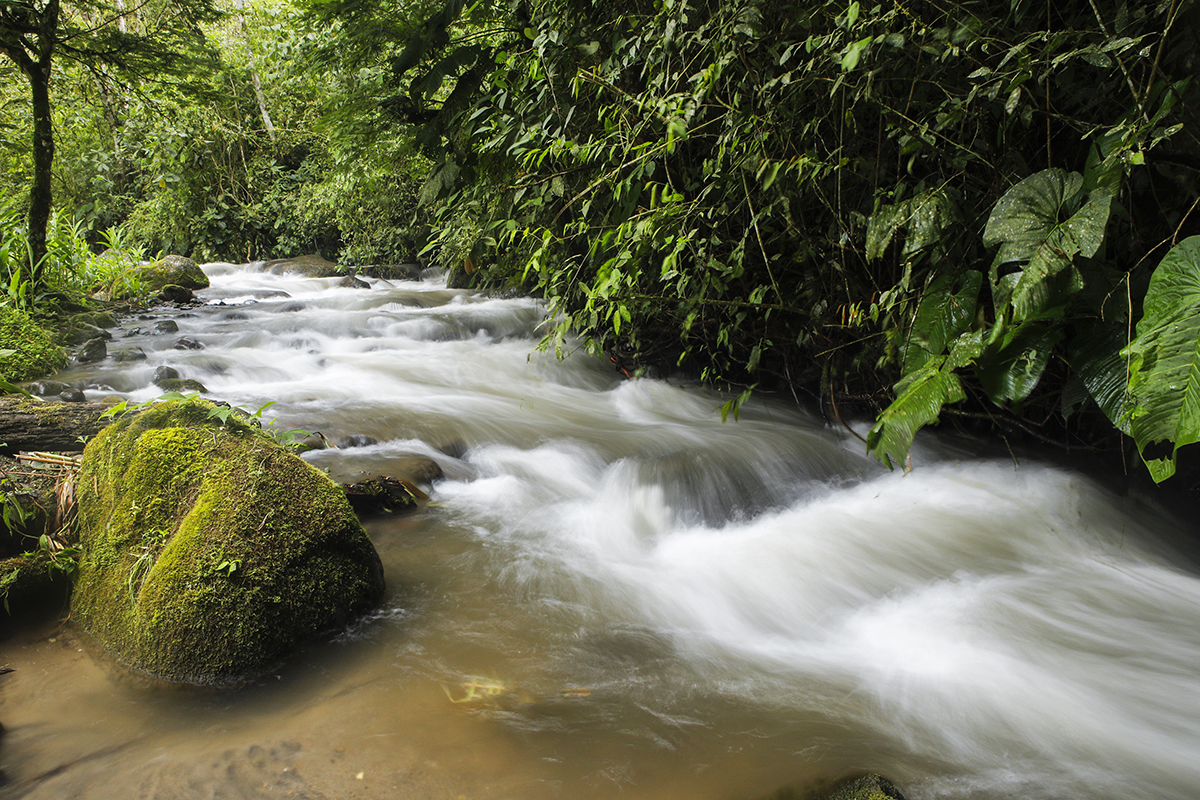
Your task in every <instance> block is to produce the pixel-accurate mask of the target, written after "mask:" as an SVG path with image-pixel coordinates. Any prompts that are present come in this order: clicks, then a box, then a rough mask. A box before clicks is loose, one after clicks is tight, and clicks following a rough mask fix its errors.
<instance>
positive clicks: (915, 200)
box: [867, 189, 961, 260]
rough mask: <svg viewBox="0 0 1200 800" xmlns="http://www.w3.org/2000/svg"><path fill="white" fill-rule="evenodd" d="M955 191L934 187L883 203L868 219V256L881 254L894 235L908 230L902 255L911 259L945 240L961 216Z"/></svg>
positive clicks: (869, 257) (871, 258) (871, 257)
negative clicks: (947, 233)
mask: <svg viewBox="0 0 1200 800" xmlns="http://www.w3.org/2000/svg"><path fill="white" fill-rule="evenodd" d="M960 216H961V215H960V214H959V212H958V204H957V203H956V202H955V198H954V195H952V194H951V193H950V192H949V191H947V190H945V189H930V190H929V191H926V192H921V193H920V194H918V195H916V196H914V197H910V198H908V199H907V200H902V201H901V202H899V203H895V204H893V205H886V206H882V207H881V208H880V209H879V210H878V211H876V212H875V213H874V214H872V215H871V219H870V221H869V222H868V223H867V258H868V259H870V260H874V259H877V258H881V257H882V256H883V254H884V252H885V251H886V250H887V248H888V245H889V244H891V243H892V239H893V238H895V236H896V234H897V233H899V232H900V231H901V230H906V231H907V233H906V235H905V238H904V250H903V252H902V253H901V256H902V257H903V258H905V259H910V258H913V257H914V256H916V255H917V254H918V253H920V252H921V251H922V250H925V249H926V248H928V247H936V246H937V245H939V244H942V243H944V241H945V235H944V234H945V232H946V231H947V230H949V228H950V227H951V226H953V225H954V224H955V223H956V222H958V221H959V219H960Z"/></svg>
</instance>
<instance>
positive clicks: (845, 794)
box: [763, 774, 904, 800]
mask: <svg viewBox="0 0 1200 800" xmlns="http://www.w3.org/2000/svg"><path fill="white" fill-rule="evenodd" d="M763 800H904V795H902V794H901V793H900V790H899V789H898V788H896V784H894V783H892V782H891V781H889V780H888V779H887V778H885V777H883V776H882V775H874V774H871V775H863V776H861V777H858V778H848V779H846V780H844V781H840V782H839V783H836V784H834V785H833V787H832V788H828V789H824V790H821V789H818V790H816V791H804V792H801V791H798V790H796V789H794V788H792V787H788V788H786V789H780V790H779V791H778V792H775V793H774V794H772V795H771V796H770V797H769V798H764V799H763Z"/></svg>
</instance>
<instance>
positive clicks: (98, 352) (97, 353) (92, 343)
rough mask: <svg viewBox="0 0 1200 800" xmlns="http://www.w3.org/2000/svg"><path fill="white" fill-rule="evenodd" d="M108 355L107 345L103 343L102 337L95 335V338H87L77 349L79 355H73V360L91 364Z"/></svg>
mask: <svg viewBox="0 0 1200 800" xmlns="http://www.w3.org/2000/svg"><path fill="white" fill-rule="evenodd" d="M107 357H108V346H107V345H106V344H105V343H104V339H102V338H100V337H99V336H97V337H96V338H95V339H88V340H87V341H86V342H84V343H83V347H82V348H81V349H80V351H79V355H77V356H75V360H76V361H78V362H79V363H80V364H91V363H93V362H96V361H103V360H104V359H105V358H107Z"/></svg>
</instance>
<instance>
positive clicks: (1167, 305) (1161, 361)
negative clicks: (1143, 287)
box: [1124, 236, 1200, 482]
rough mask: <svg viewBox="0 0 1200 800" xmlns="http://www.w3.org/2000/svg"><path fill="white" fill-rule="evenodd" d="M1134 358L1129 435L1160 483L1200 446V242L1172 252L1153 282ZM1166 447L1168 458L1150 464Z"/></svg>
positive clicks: (1130, 354) (1127, 352)
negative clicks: (1189, 448)
mask: <svg viewBox="0 0 1200 800" xmlns="http://www.w3.org/2000/svg"><path fill="white" fill-rule="evenodd" d="M1144 308H1145V313H1144V315H1143V316H1142V319H1141V321H1139V322H1138V325H1137V336H1136V337H1135V338H1134V340H1133V342H1131V343H1130V344H1129V346H1128V347H1127V348H1126V349H1125V351H1124V355H1126V356H1127V357H1128V358H1129V410H1128V429H1129V433H1130V435H1132V436H1133V439H1134V441H1135V442H1136V443H1137V446H1138V450H1139V452H1140V453H1141V455H1142V459H1143V461H1145V462H1146V466H1147V467H1148V468H1149V469H1150V474H1151V476H1152V477H1153V478H1154V480H1155V481H1158V482H1161V481H1164V480H1166V479H1167V478H1169V477H1171V476H1172V475H1174V474H1175V457H1176V454H1177V453H1178V451H1179V448H1181V447H1184V446H1186V445H1189V444H1192V443H1194V442H1196V441H1200V236H1192V237H1190V238H1188V239H1184V240H1183V241H1182V242H1180V243H1179V244H1178V245H1176V246H1175V247H1174V248H1172V249H1171V251H1170V252H1169V253H1167V255H1166V256H1165V257H1164V258H1163V260H1162V261H1161V262H1160V263H1159V265H1158V268H1157V269H1155V270H1154V274H1153V275H1152V276H1151V278H1150V287H1149V288H1148V289H1147V291H1146V299H1145V302H1144ZM1162 443H1167V444H1168V445H1169V446H1170V447H1171V453H1170V455H1169V456H1161V457H1154V458H1147V453H1146V450H1147V448H1149V447H1151V446H1157V445H1160V444H1162Z"/></svg>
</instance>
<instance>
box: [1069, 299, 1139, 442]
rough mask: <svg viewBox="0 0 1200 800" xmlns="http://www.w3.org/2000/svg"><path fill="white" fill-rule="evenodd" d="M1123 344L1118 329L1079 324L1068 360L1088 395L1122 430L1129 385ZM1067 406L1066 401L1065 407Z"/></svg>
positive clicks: (1098, 324)
mask: <svg viewBox="0 0 1200 800" xmlns="http://www.w3.org/2000/svg"><path fill="white" fill-rule="evenodd" d="M1124 344H1125V340H1124V336H1122V335H1121V333H1120V332H1119V331H1118V330H1117V329H1115V328H1113V327H1112V326H1111V325H1106V324H1104V323H1100V322H1096V323H1092V324H1089V325H1080V326H1078V329H1077V331H1076V333H1075V336H1074V337H1072V339H1071V344H1070V347H1069V348H1068V350H1067V362H1068V363H1069V364H1070V365H1071V369H1073V370H1074V371H1075V377H1076V378H1077V379H1078V380H1079V381H1080V383H1081V385H1082V386H1083V387H1084V388H1085V390H1086V394H1087V396H1088V397H1090V398H1091V399H1092V400H1093V401H1095V403H1096V405H1097V406H1099V407H1100V410H1101V411H1103V412H1104V415H1105V416H1106V417H1108V418H1109V420H1110V421H1111V422H1112V423H1113V425H1115V426H1117V427H1118V428H1121V429H1122V430H1124V427H1123V426H1124V424H1125V420H1124V415H1125V387H1126V385H1127V384H1128V371H1127V368H1126V365H1125V358H1124V357H1123V356H1122V355H1121V348H1122V347H1123V346H1124ZM1064 394H1066V391H1065V390H1064ZM1080 399H1083V398H1080ZM1064 400H1065V398H1064ZM1067 405H1068V403H1066V402H1064V406H1067ZM1126 432H1128V431H1126Z"/></svg>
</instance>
